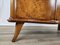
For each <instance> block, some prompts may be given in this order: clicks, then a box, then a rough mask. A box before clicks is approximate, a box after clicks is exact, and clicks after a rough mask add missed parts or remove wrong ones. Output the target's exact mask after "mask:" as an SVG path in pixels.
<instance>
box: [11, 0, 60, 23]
mask: <svg viewBox="0 0 60 45" xmlns="http://www.w3.org/2000/svg"><path fill="white" fill-rule="evenodd" d="M11 1H12V2H14V3H13V6H12V4H11V15H10V21H11V20H12V21H13V20H14V21H25V22H29V21H31V22H32V21H33V22H49V23H52V22H53V23H59V20H60V1H59V0H11ZM15 1H16V8H14V7H15V6H14V4H15ZM11 18H12V19H11Z"/></svg>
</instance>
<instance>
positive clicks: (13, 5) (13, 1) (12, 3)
mask: <svg viewBox="0 0 60 45" xmlns="http://www.w3.org/2000/svg"><path fill="white" fill-rule="evenodd" d="M10 17H12V18H15V17H16V16H15V0H10Z"/></svg>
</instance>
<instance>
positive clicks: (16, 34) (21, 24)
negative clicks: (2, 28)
mask: <svg viewBox="0 0 60 45" xmlns="http://www.w3.org/2000/svg"><path fill="white" fill-rule="evenodd" d="M23 24H24V22H16V26H15V34H14V37H13V39H12V42H15V41H16V39H17V37H18V35H19V33H20V31H21V28H22V26H23Z"/></svg>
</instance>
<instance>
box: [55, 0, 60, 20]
mask: <svg viewBox="0 0 60 45" xmlns="http://www.w3.org/2000/svg"><path fill="white" fill-rule="evenodd" d="M55 19H56V20H60V0H57V6H56V15H55Z"/></svg>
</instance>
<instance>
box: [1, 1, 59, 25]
mask: <svg viewBox="0 0 60 45" xmlns="http://www.w3.org/2000/svg"><path fill="white" fill-rule="evenodd" d="M52 2H54V0H53V1H52ZM58 2H59V1H58ZM9 15H10V0H0V25H14V26H15V23H9V22H8V21H7V19H8V17H9ZM42 25H44V26H48V25H47V24H33V23H30V24H27V23H25V24H24V26H42ZM53 26H54V25H53Z"/></svg>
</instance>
